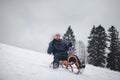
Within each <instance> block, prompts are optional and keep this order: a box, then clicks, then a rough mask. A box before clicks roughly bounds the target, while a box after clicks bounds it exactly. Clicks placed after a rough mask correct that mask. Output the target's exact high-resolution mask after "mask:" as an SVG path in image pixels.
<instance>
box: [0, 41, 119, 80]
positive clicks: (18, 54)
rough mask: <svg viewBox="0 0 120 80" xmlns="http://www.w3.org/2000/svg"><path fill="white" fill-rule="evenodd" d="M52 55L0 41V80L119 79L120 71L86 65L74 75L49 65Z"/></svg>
mask: <svg viewBox="0 0 120 80" xmlns="http://www.w3.org/2000/svg"><path fill="white" fill-rule="evenodd" d="M52 59H53V56H51V55H48V54H44V53H39V52H34V51H30V50H25V49H21V48H16V47H12V46H8V45H5V44H2V43H0V80H120V73H119V72H115V71H111V70H108V69H103V68H99V67H94V66H92V65H87V66H86V69H85V70H84V73H83V74H79V75H75V74H72V73H70V72H68V71H66V70H64V69H62V68H59V69H57V70H53V69H51V68H49V65H50V63H51V61H52Z"/></svg>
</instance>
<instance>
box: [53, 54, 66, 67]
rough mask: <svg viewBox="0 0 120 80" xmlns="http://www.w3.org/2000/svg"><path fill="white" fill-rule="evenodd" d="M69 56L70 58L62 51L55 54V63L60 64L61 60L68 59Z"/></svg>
mask: <svg viewBox="0 0 120 80" xmlns="http://www.w3.org/2000/svg"><path fill="white" fill-rule="evenodd" d="M67 58H68V55H67V54H61V53H57V54H54V61H53V64H54V63H57V64H58V65H59V61H60V60H67Z"/></svg>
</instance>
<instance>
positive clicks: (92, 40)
mask: <svg viewBox="0 0 120 80" xmlns="http://www.w3.org/2000/svg"><path fill="white" fill-rule="evenodd" d="M95 31H96V27H95V26H93V28H92V30H91V33H90V37H88V38H89V41H88V47H87V48H88V53H89V56H88V63H89V64H93V65H94V62H95V58H94V57H95V54H96V50H95Z"/></svg>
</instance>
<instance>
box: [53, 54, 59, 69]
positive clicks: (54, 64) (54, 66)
mask: <svg viewBox="0 0 120 80" xmlns="http://www.w3.org/2000/svg"><path fill="white" fill-rule="evenodd" d="M59 61H60V54H55V55H54V61H53V69H56V68H58V67H59Z"/></svg>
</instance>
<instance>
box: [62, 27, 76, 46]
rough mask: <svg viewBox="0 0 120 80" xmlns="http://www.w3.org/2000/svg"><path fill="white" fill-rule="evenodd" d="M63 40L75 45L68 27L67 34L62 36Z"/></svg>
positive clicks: (73, 37) (71, 31)
mask: <svg viewBox="0 0 120 80" xmlns="http://www.w3.org/2000/svg"><path fill="white" fill-rule="evenodd" d="M63 39H65V40H67V41H69V42H72V44H75V41H76V40H75V36H74V35H73V30H72V29H71V26H69V27H68V30H67V32H66V33H65V34H64V36H63Z"/></svg>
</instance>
